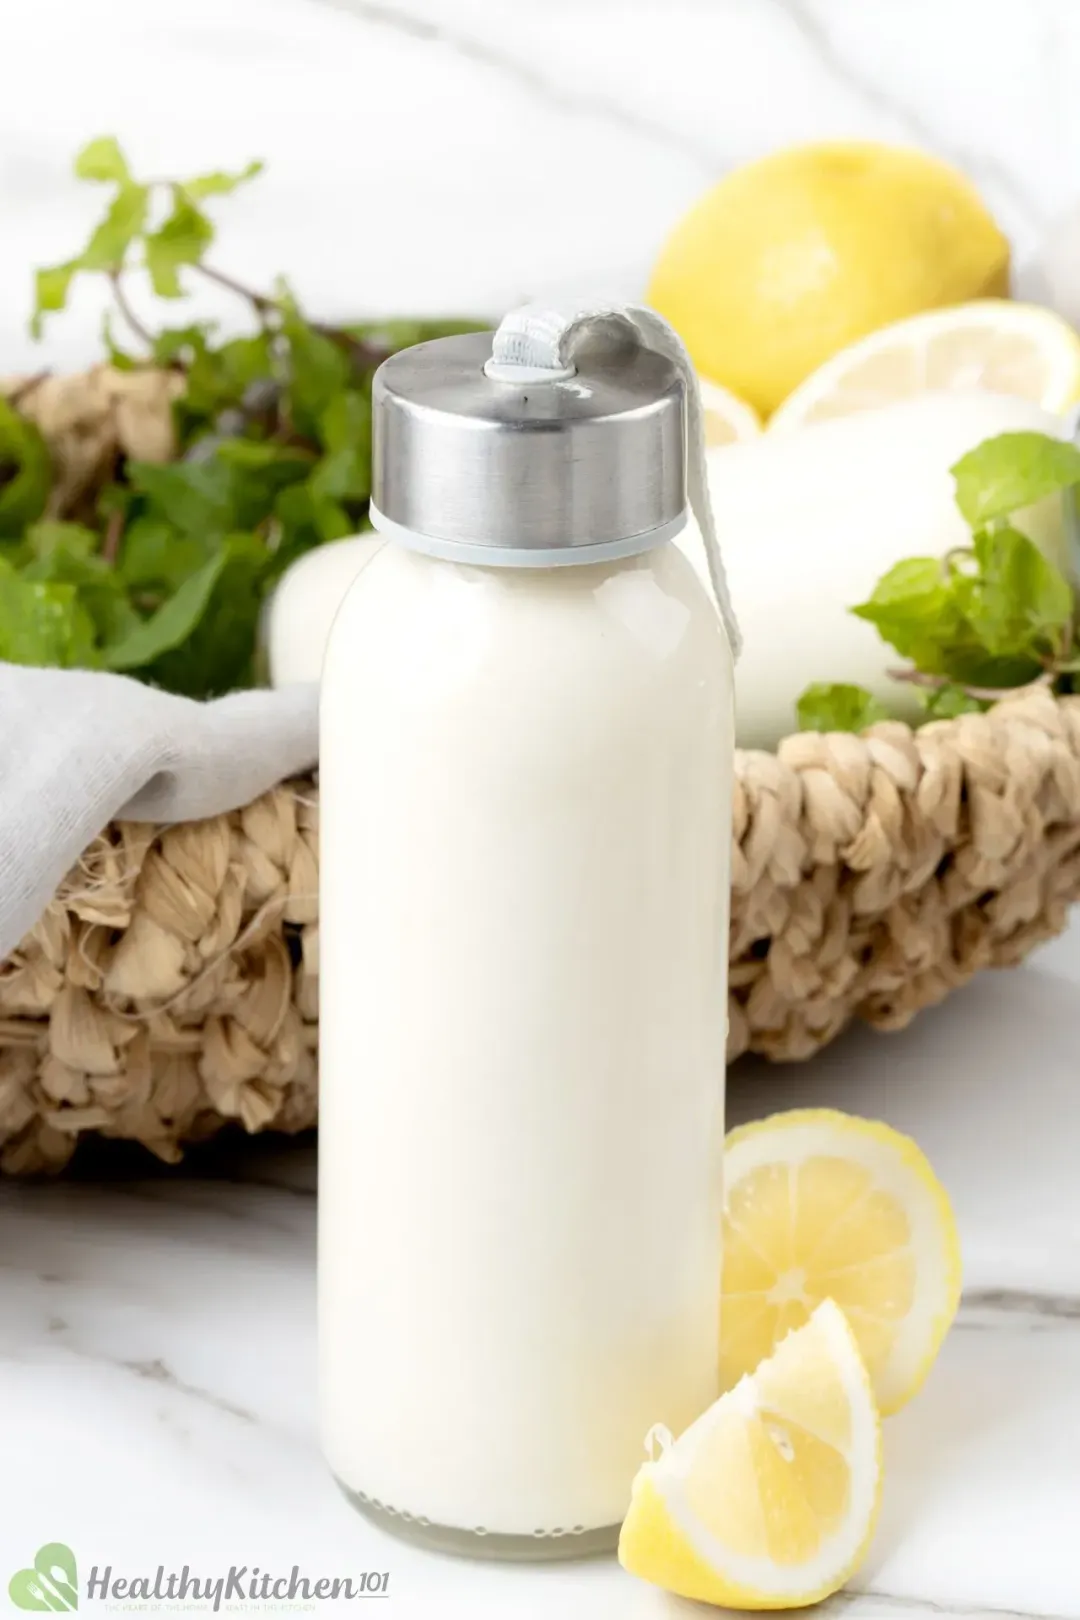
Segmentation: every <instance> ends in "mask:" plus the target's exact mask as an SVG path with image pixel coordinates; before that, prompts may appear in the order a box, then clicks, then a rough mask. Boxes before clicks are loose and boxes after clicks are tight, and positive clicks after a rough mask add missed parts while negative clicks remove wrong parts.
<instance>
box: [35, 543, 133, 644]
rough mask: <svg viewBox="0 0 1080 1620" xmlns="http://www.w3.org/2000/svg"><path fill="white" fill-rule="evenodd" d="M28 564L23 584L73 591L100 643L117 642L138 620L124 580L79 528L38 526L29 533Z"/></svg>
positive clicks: (95, 544) (96, 545) (96, 544)
mask: <svg viewBox="0 0 1080 1620" xmlns="http://www.w3.org/2000/svg"><path fill="white" fill-rule="evenodd" d="M24 548H25V549H26V550H27V551H28V552H29V553H30V561H29V562H28V563H26V564H25V566H24V567H23V569H22V574H21V577H22V578H23V579H24V580H32V581H40V582H42V583H48V584H59V585H71V586H74V587H75V589H76V592H77V595H78V600H79V603H80V605H81V607H82V608H83V609H84V610H85V612H86V613H87V615H88V616H89V619H90V621H91V623H92V625H93V630H94V634H95V638H96V640H98V641H102V642H104V641H115V640H118V639H119V638H120V636H122V635H125V634H127V633H128V631H130V630H132V629H134V628H135V627H136V626H137V625H138V624H139V623H140V620H139V616H138V614H137V613H136V612H135V609H134V608H133V607H132V605H131V603H130V601H129V599H128V594H127V589H126V586H125V583H124V581H123V579H122V578H121V577H120V575H119V574H118V572H117V571H116V569H114V568H113V567H112V566H111V565H110V564H109V563H108V562H107V561H106V559H105V558H104V557H102V556H100V555H99V553H98V536H97V535H96V534H95V533H94V532H93V530H92V529H87V528H85V527H84V526H83V525H82V524H81V523H55V522H44V523H35V524H33V525H32V526H31V528H29V529H28V530H27V532H26V539H25V542H24Z"/></svg>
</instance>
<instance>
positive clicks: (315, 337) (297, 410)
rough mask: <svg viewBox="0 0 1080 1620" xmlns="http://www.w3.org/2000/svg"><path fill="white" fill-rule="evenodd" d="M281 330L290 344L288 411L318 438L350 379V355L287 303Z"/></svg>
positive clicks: (299, 425)
mask: <svg viewBox="0 0 1080 1620" xmlns="http://www.w3.org/2000/svg"><path fill="white" fill-rule="evenodd" d="M281 330H282V335H283V337H284V338H285V341H286V343H287V345H288V357H287V367H286V370H287V377H288V383H287V387H286V408H287V412H288V415H289V417H290V418H291V420H292V422H293V424H294V425H295V427H296V428H297V429H298V430H299V431H300V432H301V433H303V434H306V435H308V436H309V437H311V438H317V437H318V435H319V428H320V422H321V419H322V416H323V413H324V412H325V411H326V409H327V407H328V406H329V405H330V403H331V401H332V400H333V398H334V396H335V395H336V394H340V393H342V392H343V391H344V389H345V388H346V387H347V385H348V383H349V381H350V378H351V368H350V364H349V358H348V355H347V354H346V353H345V351H344V350H343V349H342V348H340V347H339V346H338V345H337V344H336V343H334V342H332V341H331V340H330V339H329V338H327V337H324V336H323V334H322V333H321V332H316V331H314V330H313V329H312V328H311V327H310V326H308V324H307V322H306V321H304V320H303V319H302V318H301V317H300V316H299V315H298V314H297V313H296V312H295V311H294V310H293V309H291V308H289V307H288V306H287V307H286V313H285V316H284V318H283V320H282V326H281Z"/></svg>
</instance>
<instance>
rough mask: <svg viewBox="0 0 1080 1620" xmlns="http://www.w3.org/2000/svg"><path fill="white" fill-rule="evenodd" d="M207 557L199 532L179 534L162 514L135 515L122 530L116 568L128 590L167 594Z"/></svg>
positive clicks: (204, 544) (180, 583)
mask: <svg viewBox="0 0 1080 1620" xmlns="http://www.w3.org/2000/svg"><path fill="white" fill-rule="evenodd" d="M207 561H208V548H207V542H206V540H205V539H204V538H203V537H202V536H197V535H191V534H181V533H180V531H179V530H178V529H177V528H176V527H175V525H173V524H172V523H169V522H167V521H166V520H165V519H164V518H160V517H149V516H139V517H136V518H134V519H133V520H132V522H131V523H130V524H129V525H128V527H127V528H126V529H125V531H124V539H123V544H122V546H121V550H120V563H119V569H118V572H119V574H120V577H121V579H122V580H123V582H124V584H125V585H126V586H128V587H130V588H131V589H132V590H138V591H149V592H153V593H155V594H163V595H166V596H169V595H171V594H172V593H173V592H174V591H176V590H179V588H180V586H181V585H182V584H183V583H184V581H185V580H186V579H187V578H188V577H189V576H190V575H191V574H194V573H196V572H197V571H198V570H199V569H200V568H201V567H202V566H203V564H204V563H205V562H207Z"/></svg>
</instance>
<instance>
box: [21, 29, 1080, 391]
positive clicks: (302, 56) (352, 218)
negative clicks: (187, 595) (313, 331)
mask: <svg viewBox="0 0 1080 1620" xmlns="http://www.w3.org/2000/svg"><path fill="white" fill-rule="evenodd" d="M4 64H5V72H4V75H3V93H2V94H0V205H2V208H3V215H2V217H3V225H4V234H3V253H2V254H0V356H2V357H3V360H2V364H3V365H4V366H5V367H8V368H12V369H14V368H15V367H17V366H18V367H21V366H24V365H40V364H41V362H42V358H43V357H44V359H45V360H47V361H49V362H52V363H60V364H70V363H72V362H74V361H77V360H79V359H85V358H87V357H89V356H92V355H93V354H94V353H95V351H96V342H97V327H98V319H97V316H98V305H97V302H96V300H95V299H94V298H93V297H91V296H90V295H89V294H88V293H87V294H81V295H80V297H79V299H78V301H77V307H76V310H75V313H74V314H73V315H72V316H71V317H70V318H69V319H68V320H64V321H57V322H55V323H54V325H53V327H52V330H51V334H50V338H49V342H48V346H47V348H46V349H45V350H44V351H42V350H40V349H35V348H34V347H33V346H32V345H31V344H30V343H29V340H28V338H27V337H26V332H25V312H26V308H27V302H28V296H29V270H30V268H31V267H32V266H34V265H37V264H41V263H49V262H54V261H56V260H58V259H63V258H65V257H66V256H67V255H68V254H69V253H70V252H71V251H72V250H73V249H74V248H76V247H77V246H79V245H80V244H81V242H82V240H83V238H84V235H85V233H86V229H87V227H88V222H89V220H90V218H91V217H92V215H93V213H94V211H95V209H96V207H97V206H98V200H99V199H98V198H97V197H95V196H94V195H93V191H92V188H88V187H86V186H82V187H80V186H77V185H76V184H75V183H74V182H73V181H72V180H71V178H70V173H69V168H70V159H71V156H72V154H73V152H74V151H75V149H76V148H77V147H78V146H79V145H80V144H81V143H82V142H83V141H84V140H85V139H86V138H87V137H88V136H89V135H90V134H93V133H96V132H101V131H112V132H115V133H116V134H118V135H119V136H120V137H121V138H122V140H123V141H124V143H125V144H126V145H127V147H128V148H129V150H130V153H131V156H132V160H133V162H134V164H135V166H136V168H137V170H138V171H140V172H141V173H144V174H168V173H173V174H175V173H177V172H180V173H184V172H191V171H192V170H194V169H198V168H199V167H200V166H209V167H218V166H221V165H223V164H231V165H236V164H240V163H242V162H243V161H245V160H246V159H247V158H248V157H251V156H261V157H264V158H265V159H266V160H267V162H268V173H267V174H266V176H265V177H264V178H263V179H262V180H261V181H260V182H259V184H258V185H257V186H255V187H253V188H252V189H251V190H250V191H249V192H247V193H246V194H245V195H244V196H243V197H242V198H238V199H235V200H234V201H232V202H229V203H226V204H223V205H222V206H221V207H220V208H219V209H218V213H219V216H220V217H221V218H222V219H223V220H225V221H227V223H226V224H225V225H224V228H223V234H222V239H221V241H220V244H219V247H218V249H217V250H216V255H215V256H216V258H217V260H218V262H219V263H220V264H222V265H224V266H225V267H227V268H228V269H230V270H232V271H233V272H235V273H237V274H240V275H243V276H247V277H249V278H251V279H252V280H255V281H262V282H264V283H265V282H267V281H268V280H269V279H270V278H271V277H272V276H273V275H274V274H275V273H276V272H279V271H280V272H284V273H287V274H288V275H289V277H290V278H291V279H292V281H293V282H294V284H295V285H296V287H297V289H298V290H299V292H300V293H301V294H302V296H303V297H304V298H305V299H306V300H307V301H309V302H310V303H311V304H312V306H314V307H317V308H319V309H320V310H322V311H323V312H325V313H331V312H335V313H336V312H344V313H349V314H355V313H357V312H360V313H365V312H375V313H386V312H389V311H401V310H409V309H411V310H413V311H419V310H425V311H443V312H445V311H446V310H448V309H455V308H456V309H458V310H470V311H479V312H482V313H496V312H499V311H501V309H502V308H504V307H506V306H507V305H508V304H510V303H513V302H515V301H518V300H520V299H521V298H522V297H525V296H530V295H537V294H544V293H550V292H552V291H558V290H563V291H565V290H566V289H567V288H582V287H584V288H585V289H587V290H589V289H591V290H598V289H603V290H606V291H609V292H612V291H614V292H617V293H619V294H622V293H624V292H632V291H636V290H638V289H640V287H641V285H642V282H643V280H644V278H645V275H646V272H647V269H648V266H649V264H650V262H651V260H652V258H653V256H654V255H655V253H656V250H657V247H658V245H659V242H660V240H661V238H662V236H663V234H664V233H665V231H666V230H667V228H668V226H669V225H670V224H672V223H673V222H674V220H675V219H676V218H677V217H678V216H679V214H680V213H681V212H682V211H683V209H684V208H685V207H686V206H687V204H688V203H689V202H690V201H691V200H692V199H693V198H694V197H695V196H696V195H697V194H698V193H699V192H701V191H702V190H703V189H704V187H705V186H707V185H708V183H709V182H710V181H711V180H712V179H714V178H715V177H717V176H718V175H719V174H721V173H722V172H723V171H724V170H725V169H726V168H728V167H729V166H730V165H731V164H733V163H735V162H738V161H742V160H744V159H747V158H750V157H754V156H757V155H759V154H761V153H763V152H765V151H768V150H771V149H772V148H774V147H777V146H782V145H784V144H786V143H788V142H790V141H794V140H801V139H809V138H813V137H816V136H840V135H849V136H851V135H865V136H872V137H880V138H884V139H891V140H899V141H905V142H908V143H914V144H917V145H922V146H929V147H931V148H932V149H934V150H937V151H939V152H940V153H942V154H943V155H944V156H947V157H950V158H952V159H954V160H955V161H957V162H958V163H960V164H961V165H963V166H964V167H965V168H967V169H968V170H969V171H970V172H971V174H972V175H973V177H974V178H975V179H976V180H977V182H978V183H979V184H980V185H981V187H982V188H983V190H984V192H985V194H986V197H987V199H988V201H989V202H990V203H991V205H992V206H993V207H994V209H995V210H996V211H997V212H998V213H999V215H1000V217H1001V219H1002V222H1003V224H1004V225H1005V227H1006V228H1007V229H1008V230H1009V232H1010V233H1011V235H1012V237H1013V239H1014V242H1015V245H1016V248H1017V253H1018V256H1019V258H1020V259H1021V260H1023V259H1024V258H1025V257H1026V256H1027V255H1029V254H1030V252H1031V250H1032V249H1033V248H1034V247H1035V245H1036V244H1037V243H1038V242H1039V241H1040V240H1041V239H1042V237H1043V234H1044V232H1045V230H1046V228H1047V226H1048V224H1049V223H1050V222H1051V221H1052V220H1053V219H1054V218H1055V217H1056V216H1057V215H1058V214H1059V213H1060V212H1061V211H1062V210H1064V209H1066V208H1067V207H1068V206H1069V205H1070V204H1072V203H1073V202H1074V201H1080V166H1078V164H1077V157H1078V155H1080V96H1078V95H1077V93H1076V87H1077V85H1078V84H1080V16H1078V13H1077V7H1076V0H858V3H853V0H514V3H513V4H512V5H510V4H507V3H506V0H229V3H228V4H227V5H223V4H222V3H221V0H93V4H88V3H86V0H33V3H32V4H28V5H22V6H15V5H14V4H13V3H12V4H9V5H8V6H6V7H5V8H4Z"/></svg>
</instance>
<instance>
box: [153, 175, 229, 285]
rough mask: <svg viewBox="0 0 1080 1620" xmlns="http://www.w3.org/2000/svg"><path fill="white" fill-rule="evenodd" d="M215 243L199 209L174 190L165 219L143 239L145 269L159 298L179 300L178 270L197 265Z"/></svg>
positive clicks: (211, 226)
mask: <svg viewBox="0 0 1080 1620" xmlns="http://www.w3.org/2000/svg"><path fill="white" fill-rule="evenodd" d="M213 240H214V227H213V225H212V224H211V223H210V221H209V219H207V217H206V215H205V214H204V213H203V212H202V210H201V209H199V208H196V206H195V204H194V203H193V202H192V201H191V200H190V199H189V198H188V197H187V196H185V195H184V193H183V192H181V191H179V190H177V192H176V196H175V202H174V205H173V211H172V213H171V214H170V215H169V217H168V219H166V220H165V221H164V223H163V224H162V225H161V226H160V227H159V229H158V230H156V231H152V232H151V233H150V234H149V235H148V236H147V238H146V268H147V270H148V271H149V272H150V280H151V281H152V283H153V286H154V291H155V292H156V293H157V295H158V297H159V298H182V297H183V296H184V289H183V287H182V286H181V285H180V277H179V275H178V273H177V272H178V271H179V269H180V267H181V265H186V264H198V262H199V260H200V259H201V258H202V256H203V254H204V253H205V252H206V249H207V248H208V247H209V245H210V243H211V242H212V241H213Z"/></svg>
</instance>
